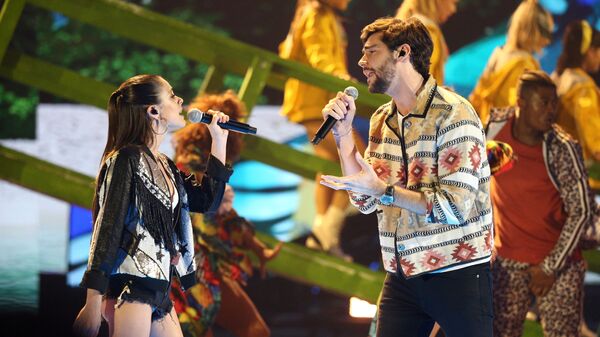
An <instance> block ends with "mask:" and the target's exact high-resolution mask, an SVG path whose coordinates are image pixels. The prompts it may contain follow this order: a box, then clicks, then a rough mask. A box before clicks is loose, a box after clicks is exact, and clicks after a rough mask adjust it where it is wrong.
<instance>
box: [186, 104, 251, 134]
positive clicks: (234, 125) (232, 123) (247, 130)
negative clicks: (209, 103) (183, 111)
mask: <svg viewBox="0 0 600 337" xmlns="http://www.w3.org/2000/svg"><path fill="white" fill-rule="evenodd" d="M187 118H188V120H189V121H190V122H192V123H204V124H210V122H212V118H213V116H212V115H210V114H207V113H204V112H202V111H200V110H198V109H192V110H190V111H188V113H187ZM217 125H218V126H220V127H221V128H222V129H226V130H230V131H235V132H239V133H244V134H247V135H255V134H256V128H255V127H252V126H250V125H248V124H245V123H241V122H238V121H236V120H233V119H230V120H229V121H228V122H225V123H221V122H218V123H217Z"/></svg>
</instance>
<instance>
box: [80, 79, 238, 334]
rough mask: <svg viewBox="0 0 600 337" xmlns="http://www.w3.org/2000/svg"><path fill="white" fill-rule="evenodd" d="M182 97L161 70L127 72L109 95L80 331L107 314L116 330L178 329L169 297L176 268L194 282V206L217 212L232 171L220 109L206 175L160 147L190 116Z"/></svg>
mask: <svg viewBox="0 0 600 337" xmlns="http://www.w3.org/2000/svg"><path fill="white" fill-rule="evenodd" d="M182 103H183V100H182V99H181V98H179V97H177V96H176V95H175V93H174V92H173V88H172V87H171V86H170V85H169V83H168V82H167V81H166V80H164V79H163V78H162V77H160V76H156V75H139V76H135V77H132V78H130V79H128V80H127V81H125V82H124V83H123V84H121V86H119V88H118V89H117V90H116V91H115V92H113V93H112V95H111V96H110V99H109V102H108V121H109V123H108V124H109V126H108V140H107V143H106V148H105V149H104V153H103V155H102V161H101V162H102V166H101V168H100V172H99V173H98V177H97V180H96V193H95V195H94V203H93V219H94V231H93V234H92V242H91V245H90V256H89V261H88V266H87V270H86V272H85V274H84V276H83V280H82V282H81V285H82V286H83V287H85V288H87V298H86V303H85V305H84V307H83V309H81V311H80V313H79V315H78V316H77V318H76V320H75V324H74V330H75V332H76V333H78V334H80V335H83V336H95V335H97V333H98V329H99V327H100V321H101V316H102V317H104V319H105V320H106V321H107V322H108V326H109V333H110V336H119V337H122V336H150V335H152V336H180V335H181V328H180V326H179V321H178V319H177V315H176V313H175V310H174V309H173V305H172V303H171V300H170V299H169V287H170V284H171V281H172V279H173V277H177V278H179V280H180V284H181V285H182V287H183V288H185V289H189V288H190V287H191V286H192V285H194V283H195V276H194V274H195V270H196V264H195V262H194V250H193V249H194V248H193V247H194V243H193V239H192V226H191V221H190V215H189V212H207V211H215V210H216V209H217V208H218V207H219V204H220V202H221V199H222V197H223V193H224V189H225V185H226V183H227V181H228V179H229V176H230V175H231V173H232V171H231V169H230V168H229V167H227V166H226V165H225V164H224V163H225V153H226V152H225V149H226V145H227V135H228V132H227V131H226V130H224V129H221V128H220V127H219V126H218V125H217V122H226V121H228V120H229V117H227V116H226V115H224V114H223V113H221V112H213V114H214V118H213V119H212V123H211V124H210V125H209V127H208V129H209V130H210V136H211V137H212V140H213V141H212V147H211V156H210V159H209V162H208V165H207V168H206V174H204V176H203V178H202V180H201V181H200V182H197V181H196V180H195V179H194V175H185V174H183V173H181V172H180V171H179V170H178V169H177V167H176V166H175V164H174V163H173V162H172V161H171V160H170V159H169V158H167V157H166V156H165V155H164V154H162V153H160V152H159V151H158V148H159V146H160V144H161V142H162V140H163V138H164V135H165V133H166V132H167V130H168V129H169V128H173V129H175V128H180V127H183V126H184V125H185V121H184V119H183V117H182V116H181V114H180V113H181V106H182Z"/></svg>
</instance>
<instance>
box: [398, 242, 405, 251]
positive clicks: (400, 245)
mask: <svg viewBox="0 0 600 337" xmlns="http://www.w3.org/2000/svg"><path fill="white" fill-rule="evenodd" d="M405 249H406V247H405V246H404V245H403V244H399V245H398V251H400V252H401V251H403V250H405Z"/></svg>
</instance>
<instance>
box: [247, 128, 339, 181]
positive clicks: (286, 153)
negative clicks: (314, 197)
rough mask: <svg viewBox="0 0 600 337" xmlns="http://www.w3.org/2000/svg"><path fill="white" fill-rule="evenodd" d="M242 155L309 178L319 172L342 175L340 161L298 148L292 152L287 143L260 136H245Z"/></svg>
mask: <svg viewBox="0 0 600 337" xmlns="http://www.w3.org/2000/svg"><path fill="white" fill-rule="evenodd" d="M241 157H242V158H243V159H248V160H257V161H260V162H262V163H265V164H267V165H271V166H274V167H277V168H280V169H283V170H286V171H290V172H293V173H295V174H298V175H300V176H302V177H304V178H307V179H314V178H315V175H316V174H317V172H319V173H326V174H333V175H341V169H340V165H339V164H338V163H334V162H332V161H329V160H325V159H322V158H319V157H317V156H314V155H311V154H309V153H305V152H301V151H298V150H294V152H292V151H290V147H289V146H287V145H283V144H279V143H275V142H273V141H270V140H268V139H265V138H260V137H251V136H246V137H244V151H243V152H242V155H241Z"/></svg>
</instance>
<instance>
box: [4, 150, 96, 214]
mask: <svg viewBox="0 0 600 337" xmlns="http://www.w3.org/2000/svg"><path fill="white" fill-rule="evenodd" d="M0 167H1V168H2V169H1V170H0V179H3V180H6V181H8V182H11V183H13V184H16V185H19V186H23V187H25V188H28V189H30V190H33V191H36V192H39V193H42V194H45V195H49V196H51V197H54V198H57V199H60V200H64V201H66V202H69V203H72V204H75V205H79V206H81V207H87V208H89V207H91V205H92V198H93V196H94V179H93V178H91V177H87V176H85V175H83V174H80V173H77V172H74V171H70V170H65V169H64V168H62V167H59V166H57V165H54V164H51V163H49V162H46V161H43V160H40V159H37V158H34V157H32V156H29V155H26V154H23V153H20V152H18V151H15V150H12V149H9V148H7V147H4V146H1V145H0Z"/></svg>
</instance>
